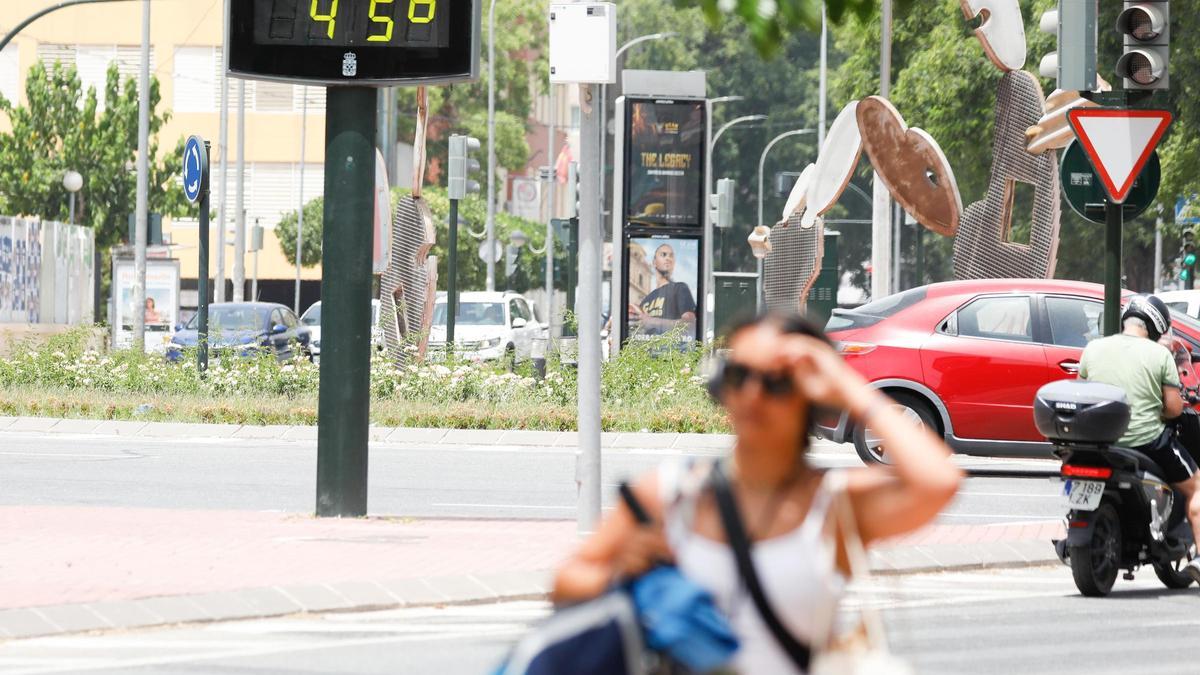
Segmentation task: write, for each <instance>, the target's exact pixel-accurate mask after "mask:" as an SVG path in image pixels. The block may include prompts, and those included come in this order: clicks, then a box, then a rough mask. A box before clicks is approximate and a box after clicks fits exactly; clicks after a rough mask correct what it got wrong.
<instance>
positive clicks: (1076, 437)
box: [1033, 380, 1129, 445]
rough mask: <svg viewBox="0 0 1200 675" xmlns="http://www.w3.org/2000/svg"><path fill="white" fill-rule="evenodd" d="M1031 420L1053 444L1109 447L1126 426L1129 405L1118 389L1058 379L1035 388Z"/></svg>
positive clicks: (1100, 384) (1123, 431) (1096, 383)
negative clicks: (1035, 394) (1084, 444)
mask: <svg viewBox="0 0 1200 675" xmlns="http://www.w3.org/2000/svg"><path fill="white" fill-rule="evenodd" d="M1033 419H1034V422H1035V423H1036V424H1037V428H1038V432H1040V433H1041V434H1042V435H1043V436H1045V437H1046V438H1048V439H1049V440H1050V441H1052V442H1066V443H1088V444H1103V445H1112V444H1114V443H1116V442H1117V439H1118V438H1120V437H1121V436H1122V435H1123V434H1124V433H1125V429H1126V428H1127V427H1128V426H1129V403H1128V401H1127V400H1126V398H1125V392H1124V390H1122V389H1121V388H1120V387H1114V386H1112V385H1109V384H1102V383H1100V382H1087V381H1084V380H1061V381H1058V382H1051V383H1050V384H1047V385H1045V386H1043V387H1042V388H1041V389H1038V392H1037V397H1036V398H1035V399H1034V401H1033Z"/></svg>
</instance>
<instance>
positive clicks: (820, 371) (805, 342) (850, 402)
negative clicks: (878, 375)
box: [781, 335, 874, 410]
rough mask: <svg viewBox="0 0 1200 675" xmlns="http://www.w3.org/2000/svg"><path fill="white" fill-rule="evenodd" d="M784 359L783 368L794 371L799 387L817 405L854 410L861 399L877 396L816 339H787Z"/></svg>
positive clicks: (790, 337) (801, 337) (861, 379)
mask: <svg viewBox="0 0 1200 675" xmlns="http://www.w3.org/2000/svg"><path fill="white" fill-rule="evenodd" d="M781 358H782V359H783V365H784V367H786V368H787V369H788V370H790V371H791V372H792V377H793V378H794V380H795V383H796V388H797V389H798V390H799V391H800V393H801V394H802V395H803V396H804V397H805V398H806V399H808V400H809V401H811V402H812V403H814V404H816V405H819V406H824V407H829V408H840V409H843V410H854V409H855V408H856V407H857V406H858V405H860V400H861V399H865V398H868V397H871V396H872V395H874V392H873V391H871V390H870V388H869V387H868V386H867V383H866V380H864V379H863V377H862V375H859V374H858V371H856V370H854V369H853V368H851V367H850V366H848V365H846V362H845V361H843V360H842V358H841V357H840V356H838V355H837V353H836V352H834V351H833V349H832V348H831V347H830V346H829V345H827V344H825V343H824V342H822V341H820V340H818V339H816V338H813V337H809V336H807V335H789V336H787V346H786V348H785V349H784V352H783V354H782V355H781Z"/></svg>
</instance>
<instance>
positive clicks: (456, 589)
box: [0, 571, 551, 640]
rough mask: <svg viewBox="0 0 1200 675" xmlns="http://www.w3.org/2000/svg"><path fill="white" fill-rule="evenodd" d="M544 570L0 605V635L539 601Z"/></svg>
mask: <svg viewBox="0 0 1200 675" xmlns="http://www.w3.org/2000/svg"><path fill="white" fill-rule="evenodd" d="M550 582H551V572H550V571H540V572H514V573H507V574H488V575H467V576H460V577H427V578H417V579H399V580H395V581H381V582H375V581H347V582H337V583H329V584H315V585H300V586H271V587H266V588H249V589H242V590H237V591H221V592H216V593H203V594H195V595H170V596H158V597H151V598H139V599H135V600H121V601H106V602H91V603H79V604H66V605H52V606H43V607H23V608H15V609H5V610H0V640H3V639H23V638H33V637H47V636H52V635H66V634H70V633H89V632H98V631H112V630H132V629H139V628H151V627H160V626H171V625H177V624H191V623H212V622H218V621H238V620H245V619H266V618H272V617H279V616H288V615H293V614H312V613H326V612H361V611H370V610H383V609H400V608H406V607H429V606H435V607H436V606H443V605H471V604H482V603H492V602H505V601H515V600H540V599H544V598H546V597H547V596H548V595H549V593H550Z"/></svg>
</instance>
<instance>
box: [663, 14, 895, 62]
mask: <svg viewBox="0 0 1200 675" xmlns="http://www.w3.org/2000/svg"><path fill="white" fill-rule="evenodd" d="M675 4H676V6H678V7H698V8H700V9H701V11H703V12H704V15H705V17H706V18H707V19H708V21H709V23H710V24H711V25H712V26H714V27H717V26H720V25H722V24H723V23H724V22H725V21H726V19H729V18H736V19H737V20H739V22H740V23H742V24H743V25H744V26H745V27H746V30H747V32H748V34H749V37H750V40H751V42H752V43H753V45H754V47H755V49H757V50H758V53H759V55H760V56H762V57H764V58H766V57H773V56H776V55H778V54H779V52H780V50H781V49H782V48H783V46H784V45H785V44H786V43H787V41H788V39H789V38H790V37H791V35H792V34H793V33H795V32H797V31H810V32H811V31H816V30H819V29H820V27H821V5H822V4H824V5H826V7H827V8H828V13H829V20H830V21H831V22H833V23H841V22H842V21H843V20H844V19H845V18H846V17H847V16H849V15H854V16H857V17H858V18H859V19H860V20H861V19H866V18H867V17H868V16H870V15H871V14H872V13H873V12H874V11H875V9H876V7H877V5H878V1H877V0H765V1H763V0H732V1H730V0H675ZM897 4H898V5H900V6H901V7H904V6H907V5H909V4H911V0H899V1H898V3H897Z"/></svg>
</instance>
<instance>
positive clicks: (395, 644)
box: [0, 566, 1200, 675]
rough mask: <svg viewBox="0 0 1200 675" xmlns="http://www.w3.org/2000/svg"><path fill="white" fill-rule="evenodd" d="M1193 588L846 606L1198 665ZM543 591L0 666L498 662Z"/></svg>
mask: <svg viewBox="0 0 1200 675" xmlns="http://www.w3.org/2000/svg"><path fill="white" fill-rule="evenodd" d="M1198 595H1200V592H1198V591H1197V590H1196V589H1195V588H1194V587H1193V588H1192V589H1191V590H1186V591H1167V590H1165V589H1163V588H1162V587H1161V585H1159V583H1158V581H1157V579H1155V578H1154V575H1153V573H1151V572H1143V573H1140V574H1139V575H1138V578H1137V580H1136V581H1133V582H1128V581H1118V585H1117V587H1116V589H1115V591H1114V593H1113V595H1112V596H1110V597H1108V598H1101V599H1091V598H1083V597H1080V596H1079V595H1078V594H1077V593H1076V591H1075V588H1074V586H1073V585H1072V583H1071V574H1070V571H1069V570H1068V569H1067V568H1065V567H1061V566H1055V567H1042V568H1027V569H1020V570H989V571H978V572H951V573H942V574H927V575H916V576H908V577H889V578H885V579H879V580H877V581H875V582H874V583H873V584H872V585H870V586H860V587H858V588H856V589H855V590H854V592H853V593H852V595H851V597H850V599H849V600H848V602H847V603H846V605H847V608H848V610H853V609H854V608H856V607H861V606H862V605H866V604H869V605H872V606H874V607H876V608H878V609H880V610H882V611H883V612H884V619H885V622H886V624H887V627H888V634H889V635H888V636H889V640H890V642H891V644H892V647H893V649H894V650H895V651H896V652H897V653H899V654H900V655H902V656H904V657H905V658H906V659H908V660H909V661H910V662H911V664H912V665H913V666H914V667H915V668H916V672H919V673H923V674H926V675H930V674H932V675H940V674H946V675H951V674H954V675H957V674H960V673H964V672H970V673H972V674H973V675H993V674H994V675H1001V674H1004V675H1007V674H1009V673H1023V674H1025V675H1036V674H1039V673H1054V674H1055V675H1063V674H1070V673H1079V674H1081V675H1103V674H1105V673H1122V674H1124V673H1142V672H1154V673H1160V674H1169V673H1180V674H1183V673H1195V672H1197V670H1198V668H1197V661H1198V660H1200V647H1197V646H1196V641H1195V637H1194V636H1195V632H1196V629H1197V627H1198V626H1200V614H1198V613H1197V612H1196V606H1197V605H1196V600H1197V596H1198ZM548 611H549V608H548V607H547V605H546V604H545V603H541V602H518V603H504V604H496V605H477V606H458V607H444V608H419V609H404V610H391V611H384V612H367V613H357V614H325V615H316V616H305V617H287V618H281V619H267V620H259V621H245V622H233V623H224V624H214V625H209V626H187V627H182V628H172V629H162V630H151V631H138V632H129V633H111V634H104V635H92V636H88V635H84V636H65V637H53V638H43V639H35V640H24V641H18V642H11V643H7V644H2V645H0V673H3V674H5V675H35V674H50V673H116V672H120V673H138V674H141V673H161V674H169V675H191V674H194V673H210V674H213V675H252V674H256V673H266V672H271V673H274V672H288V673H300V674H304V675H318V674H325V673H330V674H331V673H350V672H353V673H380V674H382V673H397V672H399V673H418V674H419V673H436V674H437V675H479V674H480V673H485V672H488V670H489V668H490V667H493V666H494V665H495V664H496V663H497V662H498V660H499V659H500V658H501V657H502V656H503V654H504V653H505V651H506V650H507V648H508V647H509V645H511V644H512V642H513V641H514V640H516V639H517V638H518V637H519V636H520V635H522V634H524V632H525V631H527V630H528V627H529V626H530V625H531V624H533V623H534V622H536V621H537V620H538V619H540V618H541V617H543V616H545V615H546V614H547V612H548Z"/></svg>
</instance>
